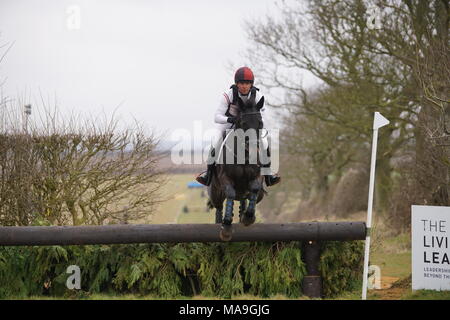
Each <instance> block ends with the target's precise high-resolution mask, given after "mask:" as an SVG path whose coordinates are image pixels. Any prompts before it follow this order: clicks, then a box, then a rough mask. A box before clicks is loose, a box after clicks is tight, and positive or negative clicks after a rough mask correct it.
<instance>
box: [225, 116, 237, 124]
mask: <svg viewBox="0 0 450 320" xmlns="http://www.w3.org/2000/svg"><path fill="white" fill-rule="evenodd" d="M227 122H229V123H236V118H235V117H228V119H227Z"/></svg>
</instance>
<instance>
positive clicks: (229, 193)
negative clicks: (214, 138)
mask: <svg viewBox="0 0 450 320" xmlns="http://www.w3.org/2000/svg"><path fill="white" fill-rule="evenodd" d="M255 96H256V94H255V91H254V90H252V91H251V94H250V98H249V99H248V100H247V101H246V102H245V103H244V102H243V101H242V99H241V98H240V97H238V99H237V102H238V107H239V111H240V112H239V113H238V115H237V116H236V121H235V124H234V131H232V132H231V133H233V132H237V131H238V130H239V129H240V130H241V131H240V132H241V133H242V132H244V133H248V132H249V130H250V131H252V130H253V132H254V133H255V135H254V136H255V137H256V141H254V140H253V141H252V140H250V139H247V138H248V136H247V138H245V136H244V139H239V138H238V139H237V140H238V142H239V140H240V143H234V141H235V140H234V139H235V137H234V136H233V135H232V136H233V138H232V139H224V141H225V142H224V143H223V144H222V146H221V148H219V149H218V150H217V149H216V153H217V151H219V154H220V152H222V153H223V157H224V158H223V159H224V161H223V163H216V165H215V168H214V170H213V171H212V178H211V184H210V185H209V186H208V189H207V190H208V196H209V200H208V207H209V208H210V209H213V208H215V209H216V220H215V222H216V223H221V224H222V228H221V231H220V238H221V239H222V240H223V241H229V240H231V237H232V221H233V204H234V201H239V202H240V206H239V221H240V223H242V224H244V225H245V226H249V225H251V224H253V223H254V222H255V219H256V216H255V208H256V204H257V203H259V202H260V201H261V200H262V199H263V197H264V194H266V193H267V192H266V191H265V190H264V188H263V178H264V177H263V176H262V175H261V169H260V157H259V144H260V143H261V140H260V130H261V129H262V127H263V123H262V117H261V112H260V110H261V108H262V107H263V105H264V97H262V98H261V99H260V101H259V102H258V103H257V104H256V103H255ZM229 133H230V132H229ZM223 138H225V134H224V137H223ZM255 142H256V144H255ZM230 143H232V146H233V149H231V150H230V148H228V149H229V150H230V151H233V157H234V161H233V163H230V161H227V159H226V157H225V156H226V155H227V154H226V149H227V147H228V146H229V144H230ZM250 143H253V144H252V145H250ZM255 146H256V147H257V149H256V151H257V155H256V161H253V162H254V163H250V161H249V160H250V159H251V158H250V157H249V156H250V151H254V150H255V149H251V150H250V149H249V148H252V147H253V148H254V147H255ZM239 147H240V148H244V149H241V150H240V151H241V152H242V151H244V156H245V161H244V162H243V163H239V162H237V163H236V157H237V155H238V154H239V150H238V148H239ZM229 154H230V153H228V155H229ZM241 155H242V153H241ZM240 162H242V161H240ZM225 200H226V204H225V213H224V214H223V206H224V201H225ZM247 200H248V205H247Z"/></svg>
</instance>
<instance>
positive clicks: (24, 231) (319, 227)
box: [0, 222, 367, 297]
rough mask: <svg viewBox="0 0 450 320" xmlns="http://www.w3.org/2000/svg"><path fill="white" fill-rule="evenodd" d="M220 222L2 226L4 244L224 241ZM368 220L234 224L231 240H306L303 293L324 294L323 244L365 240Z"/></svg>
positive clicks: (0, 231) (2, 241)
mask: <svg viewBox="0 0 450 320" xmlns="http://www.w3.org/2000/svg"><path fill="white" fill-rule="evenodd" d="M220 228H221V225H219V224H136V225H133V224H117V225H106V226H50V227H45V226H42V227H41V226H38V227H34V226H33V227H0V246H46V245H90V244H130V243H164V242H169V243H180V242H223V241H222V240H221V239H220V237H219V232H220ZM366 232H367V230H366V224H365V223H364V222H300V223H281V224H274V223H271V224H268V223H257V224H253V225H251V226H249V227H245V226H243V225H240V224H236V225H233V237H232V239H231V242H276V241H302V242H303V244H302V249H303V250H302V252H303V257H302V258H303V260H304V262H305V264H306V270H307V275H306V276H305V277H304V279H303V285H302V287H303V293H304V294H305V295H307V296H309V297H320V296H322V280H321V277H320V273H319V260H320V242H321V241H350V240H364V239H365V237H366Z"/></svg>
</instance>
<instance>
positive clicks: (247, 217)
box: [240, 211, 256, 227]
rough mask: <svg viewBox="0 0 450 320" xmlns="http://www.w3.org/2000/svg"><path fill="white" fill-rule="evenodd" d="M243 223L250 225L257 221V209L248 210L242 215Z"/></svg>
mask: <svg viewBox="0 0 450 320" xmlns="http://www.w3.org/2000/svg"><path fill="white" fill-rule="evenodd" d="M240 220H241V223H242V224H243V225H244V226H246V227H248V226H249V225H251V224H253V223H255V220H256V215H255V211H250V212H249V211H246V212H245V213H244V214H243V215H242V217H241V219H240Z"/></svg>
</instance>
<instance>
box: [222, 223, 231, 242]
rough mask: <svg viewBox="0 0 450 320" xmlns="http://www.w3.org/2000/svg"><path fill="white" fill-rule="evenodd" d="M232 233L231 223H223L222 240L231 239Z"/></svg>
mask: <svg viewBox="0 0 450 320" xmlns="http://www.w3.org/2000/svg"><path fill="white" fill-rule="evenodd" d="M232 233H233V228H232V226H231V225H222V229H221V230H220V239H221V240H222V241H230V240H231V235H232Z"/></svg>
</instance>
